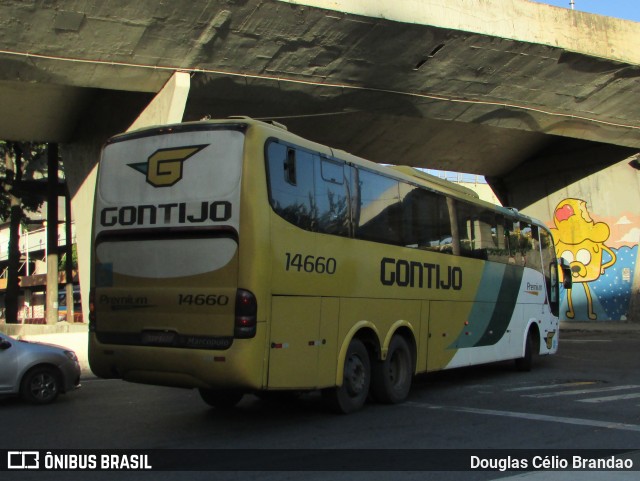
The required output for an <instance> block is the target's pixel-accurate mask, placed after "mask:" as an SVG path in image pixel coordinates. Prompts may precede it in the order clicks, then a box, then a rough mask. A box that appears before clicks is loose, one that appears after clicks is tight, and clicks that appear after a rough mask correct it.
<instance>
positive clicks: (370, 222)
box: [356, 169, 404, 245]
mask: <svg viewBox="0 0 640 481" xmlns="http://www.w3.org/2000/svg"><path fill="white" fill-rule="evenodd" d="M359 187H360V189H359V190H360V218H359V220H358V227H357V230H356V237H358V238H359V239H365V240H371V241H375V242H384V243H387V244H395V245H403V244H404V242H403V239H402V230H403V227H402V203H401V202H400V192H399V186H398V181H397V180H394V179H390V178H388V177H385V176H383V175H380V174H376V173H375V172H369V171H367V170H364V169H360V170H359Z"/></svg>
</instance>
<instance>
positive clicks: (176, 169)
mask: <svg viewBox="0 0 640 481" xmlns="http://www.w3.org/2000/svg"><path fill="white" fill-rule="evenodd" d="M207 146H208V145H192V146H189V147H178V148H171V149H159V150H156V151H155V152H154V153H153V154H151V156H150V157H149V159H148V160H147V161H146V162H144V163H139V164H128V165H129V167H131V168H132V169H135V170H137V171H138V172H141V173H143V174H145V175H146V176H147V182H148V183H149V184H151V185H152V186H154V187H171V186H172V185H175V184H177V183H178V182H179V181H180V179H182V169H183V164H184V161H185V160H187V159H188V158H189V157H191V156H193V155H195V154H197V153H198V152H200V151H201V150H202V149H204V148H205V147H207Z"/></svg>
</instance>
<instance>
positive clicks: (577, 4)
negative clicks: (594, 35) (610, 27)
mask: <svg viewBox="0 0 640 481" xmlns="http://www.w3.org/2000/svg"><path fill="white" fill-rule="evenodd" d="M533 1H535V2H538V3H547V4H549V5H554V6H556V7H563V8H571V7H570V4H571V1H570V0H533ZM573 3H574V8H575V10H581V11H583V12H589V13H597V14H598V15H605V16H607V17H617V18H624V19H626V20H633V21H634V22H640V1H639V0H573Z"/></svg>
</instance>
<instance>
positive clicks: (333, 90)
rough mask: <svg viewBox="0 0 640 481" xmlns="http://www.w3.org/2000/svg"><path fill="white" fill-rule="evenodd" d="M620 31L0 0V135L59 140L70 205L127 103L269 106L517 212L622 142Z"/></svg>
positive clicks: (365, 10)
mask: <svg viewBox="0 0 640 481" xmlns="http://www.w3.org/2000/svg"><path fill="white" fill-rule="evenodd" d="M638 44H640V27H639V24H637V23H634V22H629V21H624V20H617V19H613V18H606V17H601V16H596V15H590V14H586V13H582V12H578V11H572V10H568V9H560V8H556V7H551V6H547V5H543V4H538V3H534V2H530V1H527V0H465V1H459V0H299V1H298V0H295V1H294V0H189V1H187V0H175V1H173V2H166V3H165V2H152V1H140V2H128V1H126V0H120V1H118V0H112V1H110V2H87V3H85V4H79V3H77V2H72V1H64V0H59V1H47V2H45V1H42V2H40V1H37V2H30V3H25V2H21V1H17V0H16V1H11V0H9V1H5V2H2V4H1V5H0V105H2V106H3V112H4V115H2V116H1V117H0V138H3V139H12V140H21V139H29V140H36V139H37V140H43V141H55V142H59V143H61V144H62V146H63V157H64V161H65V164H66V171H67V177H68V180H69V183H70V186H71V188H72V192H73V193H74V194H75V197H74V200H75V202H76V205H87V200H89V199H91V193H92V185H91V182H90V181H88V182H85V181H86V179H88V178H90V177H89V176H90V172H91V170H92V168H93V166H94V165H95V162H96V161H97V158H98V152H99V148H100V146H101V144H102V142H103V141H104V140H105V139H106V138H107V137H108V136H110V135H112V134H114V133H116V132H119V131H123V130H126V129H127V128H128V127H129V126H130V125H131V124H132V123H133V122H134V121H135V120H136V119H137V118H138V116H139V115H140V114H141V112H143V111H144V114H143V115H142V117H140V118H139V120H138V123H137V125H144V124H153V123H163V122H167V121H179V120H181V119H184V120H194V119H199V118H202V117H204V116H206V115H210V116H212V117H226V116H229V115H249V116H253V117H258V118H265V119H277V120H279V121H280V122H282V123H285V124H286V125H287V126H288V127H289V129H290V130H291V131H293V132H296V133H299V134H300V135H302V136H305V137H308V138H311V139H313V140H316V141H319V142H322V143H326V144H328V145H331V146H334V147H339V148H342V149H344V150H347V151H349V152H351V153H354V154H356V155H360V156H362V157H365V158H368V159H371V160H374V161H378V162H384V163H397V164H408V165H413V166H420V167H430V168H438V169H447V170H455V171H461V172H469V173H478V174H483V175H485V176H487V178H488V179H489V181H490V183H491V184H492V186H493V187H494V188H495V190H496V192H497V194H498V195H499V197H500V198H501V199H502V201H503V202H504V203H507V204H509V205H514V206H516V207H518V208H521V209H522V208H524V209H526V208H532V206H536V205H537V203H539V202H542V201H544V199H545V198H547V197H548V196H549V194H550V193H553V192H556V191H558V190H559V189H562V188H565V187H566V186H568V185H571V184H572V183H575V182H578V181H579V180H580V179H583V178H586V177H589V176H591V175H594V174H595V173H598V172H601V171H603V169H606V168H608V167H609V166H613V165H617V164H618V163H619V162H621V161H622V160H624V159H627V158H630V157H631V156H632V155H634V154H636V153H637V152H638V151H640V103H639V102H638V101H637V100H638V98H640V80H639V78H640V52H639V51H638V50H637V45H638ZM176 72H184V73H185V74H181V75H178V76H174V74H175V73H176ZM170 79H172V81H171V82H169V80H170ZM167 82H169V83H167ZM165 85H167V87H166V88H165V89H164V90H163V93H162V95H160V96H159V97H156V101H155V102H154V101H152V100H153V99H154V96H155V95H156V94H157V93H158V92H160V91H161V90H162V89H163V87H164V86H165ZM145 109H146V110H145ZM634 172H635V171H634ZM83 186H84V187H83ZM534 186H535V187H534ZM89 203H90V202H89ZM533 210H534V211H535V210H536V208H535V207H534V208H533ZM636 210H637V208H636ZM534 213H535V212H534ZM82 215H83V214H82V213H81V212H80V211H79V210H76V216H77V217H78V216H82ZM84 215H87V214H84ZM79 238H82V235H81V234H80V233H79ZM82 250H83V249H82V246H81V255H82Z"/></svg>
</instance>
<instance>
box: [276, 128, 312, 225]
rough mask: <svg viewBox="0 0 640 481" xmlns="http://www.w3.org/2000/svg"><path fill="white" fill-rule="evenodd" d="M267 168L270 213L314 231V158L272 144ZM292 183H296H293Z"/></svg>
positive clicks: (278, 144) (280, 145)
mask: <svg viewBox="0 0 640 481" xmlns="http://www.w3.org/2000/svg"><path fill="white" fill-rule="evenodd" d="M292 160H293V162H292ZM267 165H268V173H269V177H268V178H269V200H270V202H271V207H272V208H273V210H274V211H275V212H276V214H278V215H279V216H280V217H282V218H284V219H286V220H287V221H289V222H291V223H292V224H293V225H296V226H298V227H300V228H301V229H305V230H314V229H315V225H316V207H315V193H314V185H313V156H312V155H311V154H310V153H309V152H306V151H304V150H297V151H296V150H295V149H293V148H291V147H287V146H285V145H282V144H280V143H278V142H275V141H274V142H271V143H269V144H268V147H267ZM292 165H294V167H293V171H292V170H291V166H292ZM283 168H284V175H283ZM292 174H293V177H292ZM292 180H295V184H294V183H292Z"/></svg>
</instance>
